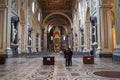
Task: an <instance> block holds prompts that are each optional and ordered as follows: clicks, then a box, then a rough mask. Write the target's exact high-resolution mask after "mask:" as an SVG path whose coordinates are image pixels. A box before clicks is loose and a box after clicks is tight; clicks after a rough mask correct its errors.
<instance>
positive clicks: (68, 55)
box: [64, 50, 73, 59]
mask: <svg viewBox="0 0 120 80" xmlns="http://www.w3.org/2000/svg"><path fill="white" fill-rule="evenodd" d="M64 54H65V58H66V59H70V58H72V55H73V52H72V51H71V50H66V51H65V53H64Z"/></svg>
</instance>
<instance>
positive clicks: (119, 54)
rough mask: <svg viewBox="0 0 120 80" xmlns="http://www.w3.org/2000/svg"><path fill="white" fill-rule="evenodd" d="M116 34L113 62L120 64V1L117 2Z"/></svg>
mask: <svg viewBox="0 0 120 80" xmlns="http://www.w3.org/2000/svg"><path fill="white" fill-rule="evenodd" d="M115 32H116V44H115V49H114V53H113V60H114V61H118V62H120V0H115Z"/></svg>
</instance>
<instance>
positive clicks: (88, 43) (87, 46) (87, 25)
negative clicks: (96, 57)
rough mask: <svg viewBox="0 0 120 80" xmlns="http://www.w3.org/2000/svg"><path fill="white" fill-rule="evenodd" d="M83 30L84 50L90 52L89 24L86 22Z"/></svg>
mask: <svg viewBox="0 0 120 80" xmlns="http://www.w3.org/2000/svg"><path fill="white" fill-rule="evenodd" d="M85 24H86V26H85V27H86V28H85V49H86V50H87V51H89V50H90V22H86V23H85Z"/></svg>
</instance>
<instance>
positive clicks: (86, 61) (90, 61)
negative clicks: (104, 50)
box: [83, 56, 94, 64]
mask: <svg viewBox="0 0 120 80" xmlns="http://www.w3.org/2000/svg"><path fill="white" fill-rule="evenodd" d="M83 63H84V64H94V56H83Z"/></svg>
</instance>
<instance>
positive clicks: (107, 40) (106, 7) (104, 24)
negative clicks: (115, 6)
mask: <svg viewBox="0 0 120 80" xmlns="http://www.w3.org/2000/svg"><path fill="white" fill-rule="evenodd" d="M110 9H111V6H110V4H102V5H101V6H100V16H99V17H100V23H99V24H100V25H99V27H98V28H99V30H100V31H101V32H99V34H98V36H100V37H98V39H99V40H98V42H99V47H100V48H101V51H100V54H108V55H109V54H112V27H111V18H110V14H111V10H110ZM99 30H97V31H99Z"/></svg>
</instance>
